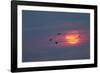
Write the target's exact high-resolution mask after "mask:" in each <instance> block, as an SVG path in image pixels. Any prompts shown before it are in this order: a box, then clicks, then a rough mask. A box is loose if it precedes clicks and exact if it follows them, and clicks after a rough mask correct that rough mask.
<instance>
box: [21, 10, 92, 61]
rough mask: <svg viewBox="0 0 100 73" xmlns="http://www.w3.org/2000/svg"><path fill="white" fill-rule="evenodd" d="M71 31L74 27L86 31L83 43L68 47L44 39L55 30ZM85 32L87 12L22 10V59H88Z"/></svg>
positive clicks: (87, 44) (88, 52)
mask: <svg viewBox="0 0 100 73" xmlns="http://www.w3.org/2000/svg"><path fill="white" fill-rule="evenodd" d="M71 30H78V31H80V33H84V35H85V34H86V37H87V38H88V40H87V42H86V43H84V44H82V45H77V46H74V47H72V46H70V47H69V46H56V45H55V44H54V43H51V42H49V41H48V38H49V37H56V36H58V35H57V33H59V32H61V33H65V32H67V31H71ZM81 31H82V32H81ZM89 34H90V15H89V14H88V13H67V12H49V11H29V10H23V11H22V47H23V48H22V61H23V62H34V61H55V60H77V59H89V58H90V41H89ZM87 35H88V36H87ZM62 36H63V35H62ZM58 41H59V40H58Z"/></svg>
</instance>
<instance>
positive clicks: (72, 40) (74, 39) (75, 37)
mask: <svg viewBox="0 0 100 73" xmlns="http://www.w3.org/2000/svg"><path fill="white" fill-rule="evenodd" d="M65 40H66V42H67V43H69V44H72V45H74V44H77V43H78V42H79V41H80V37H79V34H68V35H66V36H65Z"/></svg>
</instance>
